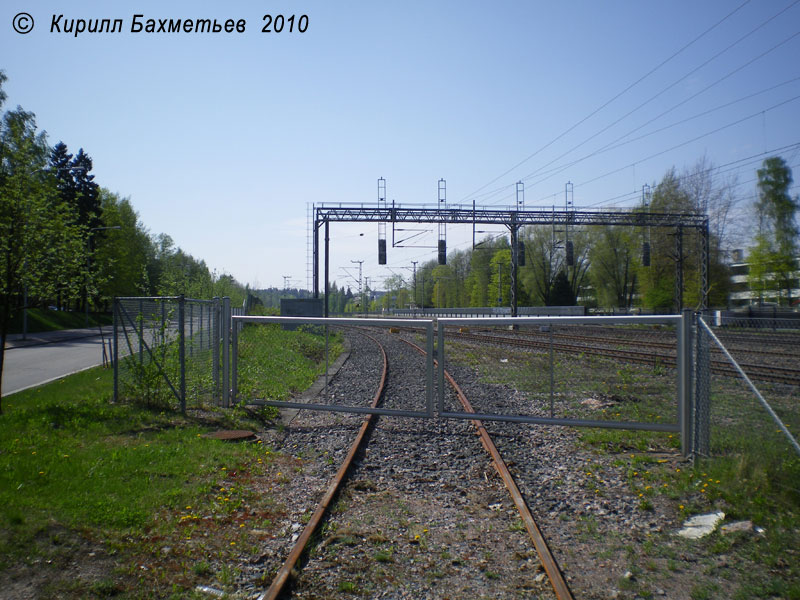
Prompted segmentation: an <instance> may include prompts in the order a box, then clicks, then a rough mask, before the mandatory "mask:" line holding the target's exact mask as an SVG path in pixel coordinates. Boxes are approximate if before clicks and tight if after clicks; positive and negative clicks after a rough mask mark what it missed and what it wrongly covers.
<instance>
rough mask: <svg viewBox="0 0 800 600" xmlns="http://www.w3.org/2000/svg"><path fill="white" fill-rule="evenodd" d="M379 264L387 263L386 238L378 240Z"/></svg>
mask: <svg viewBox="0 0 800 600" xmlns="http://www.w3.org/2000/svg"><path fill="white" fill-rule="evenodd" d="M378 264H379V265H385V264H386V240H378Z"/></svg>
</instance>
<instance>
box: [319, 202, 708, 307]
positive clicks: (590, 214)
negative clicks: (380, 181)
mask: <svg viewBox="0 0 800 600" xmlns="http://www.w3.org/2000/svg"><path fill="white" fill-rule="evenodd" d="M313 213H314V231H313V236H314V237H313V254H314V257H313V260H314V297H315V298H319V293H320V289H319V259H320V248H319V230H320V228H323V227H324V233H325V238H324V242H325V279H324V285H325V287H324V292H325V316H326V317H327V316H328V293H327V292H328V283H329V252H328V250H329V244H330V224H331V223H370V222H372V223H393V224H394V223H435V224H442V223H444V224H472V225H503V226H505V227H507V228H508V230H509V233H510V237H511V248H512V254H511V314H512V316H516V315H517V293H516V292H517V266H518V262H519V256H518V252H514V251H513V250H514V249H516V248H517V247H518V246H517V236H518V233H519V229H520V228H521V227H525V226H526V225H551V226H553V225H554V226H565V227H577V226H583V225H612V226H621V227H659V228H667V229H674V230H675V244H676V261H675V262H676V274H675V276H676V279H675V290H676V298H675V301H676V308H677V310H678V312H680V310H681V308H682V306H683V231H684V229H687V228H688V229H695V230H697V231H698V233H699V234H700V237H701V244H700V246H701V257H700V271H701V273H700V279H701V282H700V284H701V294H702V300H701V306H700V308H701V309H705V308H708V273H709V268H708V261H709V228H708V216H707V215H701V214H695V213H656V212H649V211H630V210H591V211H590V210H580V209H576V210H554V209H539V210H518V209H514V208H507V209H502V208H494V207H476V206H475V205H474V204H473V205H472V206H463V205H458V206H453V205H450V206H447V207H446V208H441V207H439V206H434V207H431V206H421V207H420V206H417V207H410V206H402V205H396V204H395V203H394V202H392V204H391V206H389V205H387V204H385V203H384V204H379V205H369V204H342V203H339V204H319V205H315V206H314V208H313Z"/></svg>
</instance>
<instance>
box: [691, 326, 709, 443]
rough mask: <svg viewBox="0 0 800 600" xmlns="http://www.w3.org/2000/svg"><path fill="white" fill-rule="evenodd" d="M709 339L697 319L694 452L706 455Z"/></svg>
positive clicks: (707, 441)
mask: <svg viewBox="0 0 800 600" xmlns="http://www.w3.org/2000/svg"><path fill="white" fill-rule="evenodd" d="M710 341H711V340H710V339H709V335H708V332H707V331H706V328H705V322H704V321H702V320H701V319H699V318H698V319H697V363H696V364H697V366H696V367H695V368H696V372H695V400H694V452H695V453H696V454H699V455H701V456H708V455H709V454H710V450H711V428H710V416H711V377H710V372H709V371H710V368H709V367H710V354H709V352H710Z"/></svg>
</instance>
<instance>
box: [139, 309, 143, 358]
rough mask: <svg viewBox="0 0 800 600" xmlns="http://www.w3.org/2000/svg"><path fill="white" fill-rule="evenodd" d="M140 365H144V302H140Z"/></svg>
mask: <svg viewBox="0 0 800 600" xmlns="http://www.w3.org/2000/svg"><path fill="white" fill-rule="evenodd" d="M139 364H140V365H143V364H144V301H142V300H139Z"/></svg>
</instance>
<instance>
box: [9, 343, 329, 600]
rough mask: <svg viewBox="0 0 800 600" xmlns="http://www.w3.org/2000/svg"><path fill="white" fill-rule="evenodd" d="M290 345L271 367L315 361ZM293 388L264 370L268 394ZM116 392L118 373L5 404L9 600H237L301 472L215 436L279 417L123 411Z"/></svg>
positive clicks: (75, 380) (258, 447)
mask: <svg viewBox="0 0 800 600" xmlns="http://www.w3.org/2000/svg"><path fill="white" fill-rule="evenodd" d="M285 334H286V335H289V336H292V335H296V334H291V333H288V332H285ZM283 335H284V334H281V335H279V336H275V338H274V339H272V340H260V341H261V342H263V343H270V344H272V345H271V346H270V349H269V350H268V351H266V354H267V355H275V354H279V355H280V356H283V357H286V359H287V360H288V361H289V363H291V364H297V363H299V362H302V361H303V360H305V359H308V356H305V355H304V354H303V352H304V349H305V350H306V354H309V352H308V351H307V350H308V349H307V348H306V346H305V345H307V344H310V343H311V342H309V341H308V340H304V341H296V340H295V341H294V342H292V343H287V341H286V339H285V338H284V337H282V336H283ZM297 354H299V355H300V356H296V355H297ZM312 354H313V353H312ZM314 358H318V357H317V356H316V355H314ZM307 367H308V368H306V369H304V370H303V371H302V374H300V375H298V374H295V375H294V377H293V379H292V380H291V386H290V389H291V390H297V389H304V387H307V386H308V385H309V384H310V383H311V382H312V381H313V379H314V377H315V373H316V372H317V370H318V367H317V366H316V363H314V360H313V359H309V362H308V364H307ZM284 375H285V373H284V372H283V371H282V370H280V369H278V370H274V371H272V372H268V370H264V369H262V370H261V371H259V380H263V381H264V385H267V386H271V385H272V384H271V383H270V382H269V380H270V379H282V378H284ZM111 386H112V374H111V372H110V371H106V370H102V369H99V368H98V369H92V370H89V371H85V372H82V373H79V374H77V375H73V376H71V377H68V378H65V379H62V380H60V381H57V382H54V383H52V384H49V385H46V386H42V387H40V388H37V389H32V390H27V391H24V392H20V393H17V394H14V395H11V396H9V397H7V398H5V399H4V414H3V415H1V416H0V440H2V443H1V444H0V588H2V589H3V590H4V593H5V592H8V593H9V594H10V595H9V596H8V597H13V596H15V594H19V595H30V594H31V591H34V593H35V597H50V596H51V595H53V594H54V593H56V592H57V594H56V596H57V597H59V598H104V597H111V596H113V597H116V598H153V597H158V598H187V597H193V595H195V594H196V593H195V592H194V589H195V587H196V586H198V585H209V586H213V587H215V588H217V589H223V590H225V589H232V588H231V586H232V584H233V582H234V580H235V577H236V574H237V572H236V568H235V566H234V565H236V564H239V563H241V562H242V561H244V560H250V559H252V558H253V557H254V556H258V555H259V554H260V553H261V547H262V545H261V544H260V541H261V540H262V539H264V538H265V537H271V536H274V535H276V534H277V532H276V527H277V525H276V523H278V522H279V521H280V519H281V518H282V517H283V516H284V515H285V507H284V506H283V505H282V504H281V499H280V496H279V488H280V485H279V483H280V482H279V480H280V477H279V476H280V472H281V471H288V470H289V469H287V467H286V464H288V463H287V462H286V461H288V460H290V459H289V458H286V457H284V456H282V455H281V454H279V453H275V452H274V451H272V450H271V449H270V448H268V447H266V446H265V445H264V444H262V443H261V442H260V441H259V442H256V443H238V444H235V443H226V442H221V441H218V440H214V439H210V438H208V437H205V436H204V434H205V433H207V432H209V431H210V430H215V429H220V428H226V429H230V428H236V429H241V428H245V429H251V430H260V429H263V427H264V421H263V418H264V416H265V414H267V415H273V414H274V411H272V412H268V411H259V412H250V411H247V410H245V409H243V408H237V409H233V410H226V411H222V410H217V409H215V408H214V407H212V406H204V407H201V408H197V407H195V408H193V409H191V410H188V411H187V414H186V415H181V414H179V413H176V412H173V411H165V410H159V409H156V408H153V407H152V406H151V407H148V406H145V405H144V403H142V402H137V401H136V399H135V398H131V399H130V400H131V401H129V402H125V403H118V404H115V403H113V402H111ZM276 481H278V484H276ZM273 489H275V490H276V491H274V492H273ZM21 585H24V586H25V587H19V588H17V587H14V586H21ZM21 590H24V593H23V592H22V591H21Z"/></svg>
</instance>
